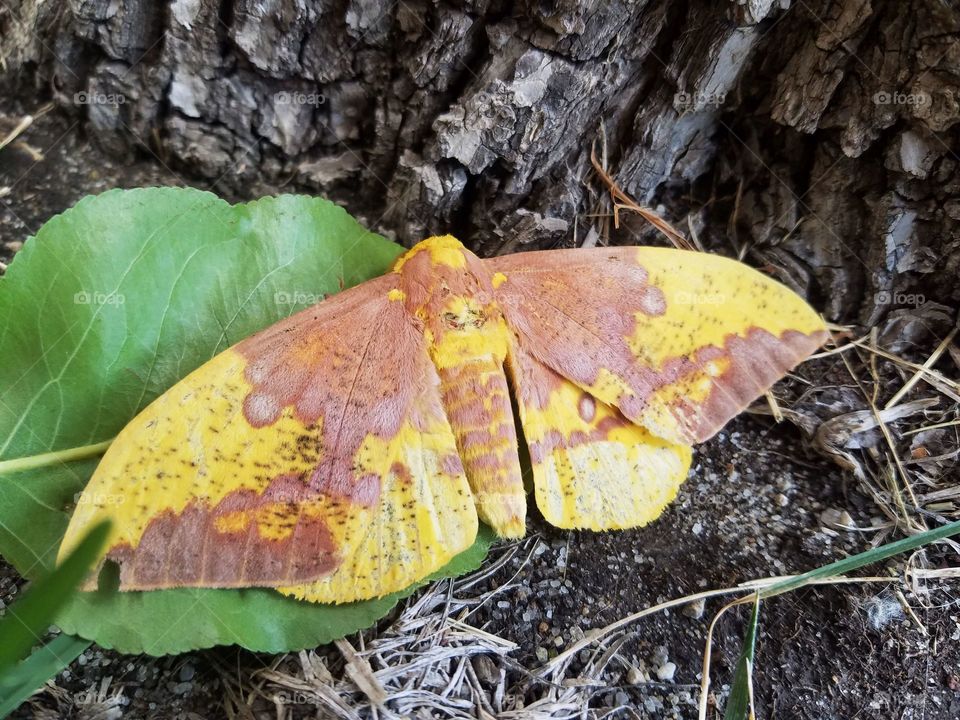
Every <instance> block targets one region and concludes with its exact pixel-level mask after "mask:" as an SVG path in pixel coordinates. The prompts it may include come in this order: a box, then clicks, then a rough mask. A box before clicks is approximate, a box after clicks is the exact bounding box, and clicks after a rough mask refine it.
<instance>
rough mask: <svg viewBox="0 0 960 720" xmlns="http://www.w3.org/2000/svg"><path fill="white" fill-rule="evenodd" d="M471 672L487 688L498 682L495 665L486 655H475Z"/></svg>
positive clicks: (498, 673) (497, 672) (498, 676)
mask: <svg viewBox="0 0 960 720" xmlns="http://www.w3.org/2000/svg"><path fill="white" fill-rule="evenodd" d="M472 664H473V671H474V672H475V673H476V674H477V679H478V680H479V681H480V682H481V683H483V684H484V685H486V686H488V687H493V686H494V685H496V684H497V682H498V681H499V680H500V672H499V671H498V670H497V664H496V663H495V662H494V661H493V660H491V659H490V657H489V656H488V655H477V656H475V657H474V658H473V661H472Z"/></svg>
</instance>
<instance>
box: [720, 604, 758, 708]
mask: <svg viewBox="0 0 960 720" xmlns="http://www.w3.org/2000/svg"><path fill="white" fill-rule="evenodd" d="M759 619H760V596H759V595H755V596H754V600H753V612H751V613H750V624H749V625H748V626H747V635H746V637H745V638H744V639H743V649H741V650H740V659H739V660H737V671H736V673H734V676H733V687H731V688H730V697H729V699H728V700H727V707H726V710H725V711H724V713H723V720H749V719H751V718H752V717H753V713H752V711H751V706H752V703H751V702H750V696H751V694H752V690H751V688H752V687H753V681H752V676H753V657H754V653H755V651H756V647H757V622H758V620H759Z"/></svg>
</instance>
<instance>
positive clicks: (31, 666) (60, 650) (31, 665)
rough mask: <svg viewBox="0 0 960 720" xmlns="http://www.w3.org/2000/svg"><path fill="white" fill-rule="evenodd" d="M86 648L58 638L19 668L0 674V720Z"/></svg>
mask: <svg viewBox="0 0 960 720" xmlns="http://www.w3.org/2000/svg"><path fill="white" fill-rule="evenodd" d="M88 647H90V641H89V640H84V639H83V638H78V637H76V636H74V635H58V636H57V637H55V638H54V639H53V640H51V641H50V642H49V643H47V644H46V645H44V646H43V647H41V648H38V649H37V651H36V652H35V653H33V654H32V655H31V656H30V657H28V658H27V659H26V660H24V661H23V662H22V663H20V664H19V665H16V666H15V667H12V668H10V669H9V670H7V671H6V672H3V673H0V718H5V717H6V716H7V715H9V714H10V713H11V712H13V711H14V710H16V709H17V708H18V707H20V704H21V703H22V702H24V701H25V700H26V699H27V698H29V697H30V696H31V695H33V693H35V692H36V691H37V690H38V689H39V688H41V687H43V684H44V683H45V682H46V681H47V680H49V679H50V678H52V677H54V676H55V675H56V674H57V673H58V672H60V671H61V670H63V669H64V668H65V667H67V666H68V665H69V664H70V663H72V662H73V661H74V660H75V659H76V658H77V656H78V655H79V654H80V653H82V652H83V651H84V650H86V649H87V648H88Z"/></svg>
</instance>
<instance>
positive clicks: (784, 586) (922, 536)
mask: <svg viewBox="0 0 960 720" xmlns="http://www.w3.org/2000/svg"><path fill="white" fill-rule="evenodd" d="M957 533H960V520H957V521H955V522H952V523H947V524H946V525H942V526H940V527H938V528H934V529H933V530H927V531H926V532H922V533H918V534H917V535H912V536H910V537H908V538H904V539H903V540H897V541H896V542H892V543H887V544H886V545H881V546H880V547H878V548H873V549H872V550H867V551H866V552H862V553H859V554H857V555H853V556H851V557H848V558H844V559H843V560H837V561H836V562H832V563H830V564H829V565H824V566H823V567H819V568H817V569H815V570H811V571H810V572H805V573H803V574H802V575H797V576H796V577H792V578H790V579H789V580H784V581H783V582H778V583H776V584H774V585H770V586H769V587H766V588H764V589H762V590H760V598H761V599H766V598H770V597H773V596H774V595H782V594H783V593H786V592H790V591H792V590H796V589H798V588H801V587H804V586H806V585H809V584H810V583H811V582H813V581H815V580H822V579H824V578H829V577H836V576H837V575H843V574H845V573H848V572H850V571H851V570H857V569H859V568H862V567H863V566H864V565H870V564H872V563H875V562H879V561H881V560H886V559H887V558H889V557H893V556H894V555H899V554H900V553H903V552H907V551H908V550H914V549H916V548H918V547H921V546H922V545H928V544H929V543H932V542H935V541H936V540H943V539H944V538H947V537H950V536H951V535H956V534H957Z"/></svg>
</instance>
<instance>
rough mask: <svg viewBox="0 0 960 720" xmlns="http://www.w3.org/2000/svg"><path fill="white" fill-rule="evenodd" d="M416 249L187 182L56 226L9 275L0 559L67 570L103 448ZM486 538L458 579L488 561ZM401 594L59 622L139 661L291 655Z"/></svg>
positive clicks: (466, 558)
mask: <svg viewBox="0 0 960 720" xmlns="http://www.w3.org/2000/svg"><path fill="white" fill-rule="evenodd" d="M401 251H402V248H401V247H400V246H398V245H395V244H393V243H391V242H388V241H387V240H386V239H384V238H382V237H380V236H378V235H375V234H373V233H370V232H368V231H366V230H365V229H363V228H362V227H361V226H360V225H359V224H358V223H357V222H356V221H355V220H353V218H351V217H350V216H349V215H348V214H347V213H346V212H345V211H344V210H343V209H342V208H340V207H338V206H336V205H334V204H332V203H330V202H327V201H325V200H320V199H317V198H309V197H303V196H289V195H286V196H281V197H276V198H264V199H262V200H259V201H256V202H252V203H248V204H245V205H234V206H231V205H229V204H228V203H226V202H225V201H223V200H221V199H219V198H217V197H216V196H215V195H212V194H210V193H206V192H201V191H198V190H191V189H185V188H149V189H141V190H127V191H122V190H113V191H110V192H107V193H104V194H103V195H98V196H94V197H87V198H84V199H83V200H81V201H80V202H79V203H78V204H77V205H76V206H75V207H74V208H72V209H70V210H68V211H67V212H65V213H63V214H62V215H59V216H57V217H54V218H52V219H51V220H50V221H49V222H47V223H46V224H44V226H43V227H42V228H40V231H39V232H38V233H37V236H36V237H35V238H32V239H31V240H29V241H28V242H27V243H26V244H25V246H24V248H23V250H21V251H20V252H19V253H18V254H17V255H16V257H15V258H14V261H13V262H12V263H11V265H10V267H9V269H8V270H7V274H6V276H5V277H4V278H2V279H0V352H2V358H0V387H2V388H3V389H4V393H3V396H2V399H0V554H2V555H3V556H4V557H6V558H7V559H8V560H9V561H10V562H11V563H12V564H13V565H14V566H15V567H16V568H17V569H18V570H19V571H20V572H21V573H22V574H24V575H25V576H27V577H36V576H37V575H38V574H39V573H41V572H42V571H44V570H49V569H50V568H52V566H53V561H54V557H55V555H56V551H57V548H58V547H59V543H60V540H61V538H62V537H63V533H64V531H65V529H66V526H67V521H68V519H69V517H70V514H71V512H72V511H73V506H74V502H75V496H76V494H77V493H78V492H79V491H80V490H81V489H82V488H83V486H84V485H85V484H86V482H87V481H88V480H89V478H90V475H91V473H92V472H93V469H94V468H95V467H96V463H97V458H96V454H97V452H99V451H102V446H98V444H99V443H104V442H105V441H108V440H109V439H110V438H112V437H113V436H115V435H116V434H117V432H119V430H120V429H121V428H122V427H123V426H124V425H125V424H126V423H127V422H129V420H131V419H132V418H133V417H134V416H135V415H136V414H137V412H139V411H140V410H141V409H142V408H144V407H145V406H146V405H147V404H148V403H149V402H150V401H151V400H153V399H154V398H155V397H156V396H157V395H159V394H161V393H162V392H164V391H165V390H166V389H167V388H169V387H170V386H172V385H173V384H174V383H175V382H176V381H177V380H179V379H180V378H182V377H183V376H184V375H186V374H187V373H188V372H190V371H191V370H193V369H194V368H196V367H198V366H199V365H201V364H202V363H203V362H205V361H206V360H209V359H210V358H211V357H213V356H214V355H215V354H217V353H218V352H220V351H221V350H224V349H225V348H227V347H229V346H230V345H232V344H233V343H235V342H237V341H239V340H241V339H243V338H245V337H247V336H249V335H251V334H252V333H254V332H255V331H257V330H260V329H261V328H264V327H266V326H268V325H270V324H272V323H274V322H276V321H278V320H280V319H282V318H283V317H286V316H287V315H290V314H292V313H293V312H295V311H297V310H300V309H302V308H303V307H304V306H306V305H310V304H312V303H313V302H315V301H316V300H317V299H319V297H320V296H322V295H324V294H331V293H335V292H338V291H339V290H340V289H341V288H342V287H347V286H350V285H354V284H356V283H358V282H361V281H363V280H366V279H369V278H371V277H374V276H377V275H380V274H382V273H383V272H384V271H386V270H387V269H388V268H389V266H390V265H391V263H392V262H393V260H394V259H395V258H396V257H397V255H398V254H399V253H400V252H401ZM98 447H99V449H98ZM78 448H79V449H84V448H86V450H82V451H78V450H77V449H78ZM38 455H40V456H42V455H46V457H44V458H43V459H42V462H40V461H38V459H37V458H36V456H38ZM488 539H489V536H487V535H483V536H482V537H480V538H478V541H477V543H476V544H475V545H474V547H473V548H471V549H469V550H468V551H467V552H465V553H463V554H462V555H461V556H459V557H458V558H456V559H455V560H454V562H452V563H451V564H450V565H449V566H448V567H447V568H445V571H448V572H449V573H451V574H453V573H458V572H464V571H467V570H469V569H472V568H473V567H476V566H477V565H478V564H479V563H480V561H481V560H482V558H483V556H484V554H485V552H486V547H487V544H488ZM397 597H398V596H390V597H387V598H381V599H379V600H374V601H369V602H363V603H353V604H349V605H341V606H323V605H313V604H310V603H300V602H297V601H296V600H293V599H291V598H287V597H284V596H281V595H279V594H278V593H276V592H273V591H271V590H211V589H189V590H186V589H184V590H163V591H154V592H149V593H118V592H112V591H106V590H102V591H98V592H96V593H79V594H77V596H76V597H75V598H74V599H71V601H70V602H69V603H68V604H67V606H66V607H65V608H64V609H63V611H62V612H61V614H60V615H59V617H58V624H59V625H60V627H62V628H63V629H64V630H65V631H67V632H71V633H74V634H77V635H80V636H82V637H85V638H89V639H91V640H94V641H96V642H97V643H98V644H100V645H102V646H104V647H110V648H114V649H117V650H120V651H123V652H130V653H138V652H147V653H150V654H168V653H177V652H183V651H186V650H190V649H194V648H201V647H209V646H211V645H218V644H232V643H237V644H240V645H243V646H245V647H247V648H250V649H252V650H262V651H267V652H281V651H286V650H291V649H296V648H303V647H310V646H314V645H316V644H318V643H322V642H327V641H329V640H331V639H333V638H336V637H340V636H342V635H345V634H348V633H350V632H353V631H355V630H357V629H360V628H363V627H366V626H368V625H370V624H371V623H373V622H374V621H375V620H376V619H377V618H379V617H381V616H382V615H383V614H384V613H386V612H387V611H388V610H389V609H390V608H391V607H392V606H393V605H394V604H395V603H396V601H397Z"/></svg>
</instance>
